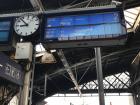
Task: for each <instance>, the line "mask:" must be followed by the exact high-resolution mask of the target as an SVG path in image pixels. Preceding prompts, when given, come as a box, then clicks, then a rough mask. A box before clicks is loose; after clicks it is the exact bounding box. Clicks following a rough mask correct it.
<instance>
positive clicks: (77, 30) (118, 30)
mask: <svg viewBox="0 0 140 105" xmlns="http://www.w3.org/2000/svg"><path fill="white" fill-rule="evenodd" d="M122 34H126V29H125V27H124V26H123V25H122V23H121V20H120V14H119V12H118V11H117V12H105V13H93V14H84V15H69V16H56V17H49V18H46V23H45V36H44V38H45V39H47V40H48V41H64V40H83V39H94V38H103V37H104V38H106V37H116V36H118V35H122Z"/></svg>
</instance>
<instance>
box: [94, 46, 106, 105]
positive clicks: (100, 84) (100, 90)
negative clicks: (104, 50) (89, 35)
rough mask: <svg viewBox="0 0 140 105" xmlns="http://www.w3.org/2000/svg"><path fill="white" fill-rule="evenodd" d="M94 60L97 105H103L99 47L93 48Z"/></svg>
mask: <svg viewBox="0 0 140 105" xmlns="http://www.w3.org/2000/svg"><path fill="white" fill-rule="evenodd" d="M95 58H96V72H97V80H98V92H99V105H105V100H104V86H103V73H102V61H101V51H100V48H99V47H97V48H95Z"/></svg>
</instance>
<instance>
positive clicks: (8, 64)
mask: <svg viewBox="0 0 140 105" xmlns="http://www.w3.org/2000/svg"><path fill="white" fill-rule="evenodd" d="M0 77H1V78H3V79H6V80H8V81H9V82H12V83H14V84H17V85H23V81H24V72H23V71H22V68H21V66H20V65H19V64H17V63H16V62H14V61H13V60H11V59H10V58H9V57H8V56H6V55H5V54H3V53H2V52H0Z"/></svg>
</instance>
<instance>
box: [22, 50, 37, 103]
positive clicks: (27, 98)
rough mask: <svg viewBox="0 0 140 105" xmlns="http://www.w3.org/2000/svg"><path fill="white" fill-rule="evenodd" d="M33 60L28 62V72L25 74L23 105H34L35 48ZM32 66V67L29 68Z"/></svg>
mask: <svg viewBox="0 0 140 105" xmlns="http://www.w3.org/2000/svg"><path fill="white" fill-rule="evenodd" d="M32 58H33V60H32V62H28V64H27V66H26V70H27V72H26V73H25V77H24V78H25V79H24V85H23V90H22V98H21V103H20V104H21V105H31V104H32V91H33V79H34V69H35V50H34V47H33V57H32ZM29 65H30V66H29Z"/></svg>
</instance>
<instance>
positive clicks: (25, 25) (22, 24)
mask: <svg viewBox="0 0 140 105" xmlns="http://www.w3.org/2000/svg"><path fill="white" fill-rule="evenodd" d="M38 28H39V18H38V17H37V16H35V15H33V14H26V15H23V16H21V17H19V18H17V19H16V21H15V24H14V29H15V32H16V33H17V34H18V35H21V36H28V35H31V34H33V33H35V32H36V30H37V29H38Z"/></svg>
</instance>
